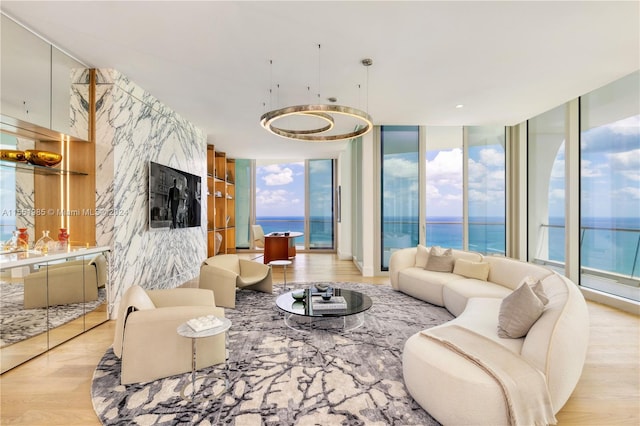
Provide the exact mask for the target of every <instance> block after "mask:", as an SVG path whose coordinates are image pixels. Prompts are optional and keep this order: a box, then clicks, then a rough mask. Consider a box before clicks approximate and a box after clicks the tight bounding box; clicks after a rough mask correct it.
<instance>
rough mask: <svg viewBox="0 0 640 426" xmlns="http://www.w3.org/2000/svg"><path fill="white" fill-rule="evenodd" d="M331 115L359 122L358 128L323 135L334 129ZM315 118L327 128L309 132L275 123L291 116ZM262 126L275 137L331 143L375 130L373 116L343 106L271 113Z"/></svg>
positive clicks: (263, 118)
mask: <svg viewBox="0 0 640 426" xmlns="http://www.w3.org/2000/svg"><path fill="white" fill-rule="evenodd" d="M331 114H338V115H344V116H348V117H351V118H355V119H356V120H358V124H359V126H358V128H357V129H356V130H354V131H353V132H345V133H340V134H335V135H323V134H321V133H324V132H327V131H329V130H331V129H333V126H334V118H333V116H332V115H331ZM296 115H297V116H313V117H317V118H320V119H322V120H324V121H326V122H327V125H326V126H323V127H318V128H315V129H307V130H292V129H283V128H281V127H277V126H276V125H274V123H275V122H276V121H278V120H280V119H281V118H284V117H290V116H296ZM260 125H261V126H262V127H263V128H265V129H266V130H267V131H269V132H271V133H273V134H274V135H278V136H282V137H285V138H289V139H296V140H301V141H307V142H331V141H341V140H345V139H353V138H357V137H358V136H362V135H364V134H366V133H369V132H370V131H371V129H372V128H373V122H372V120H371V116H370V115H369V114H367V113H366V112H364V111H361V110H359V109H356V108H351V107H346V106H342V105H324V104H315V105H295V106H290V107H286V108H280V109H276V110H273V111H269V112H267V113H265V114H263V115H262V117H260Z"/></svg>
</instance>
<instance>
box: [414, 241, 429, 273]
mask: <svg viewBox="0 0 640 426" xmlns="http://www.w3.org/2000/svg"><path fill="white" fill-rule="evenodd" d="M427 259H429V249H428V248H426V247H425V246H423V245H422V244H418V251H417V252H416V267H417V268H424V267H425V266H427Z"/></svg>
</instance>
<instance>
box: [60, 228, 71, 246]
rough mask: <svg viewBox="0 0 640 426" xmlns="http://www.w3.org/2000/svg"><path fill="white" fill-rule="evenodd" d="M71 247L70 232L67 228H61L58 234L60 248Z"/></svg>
mask: <svg viewBox="0 0 640 426" xmlns="http://www.w3.org/2000/svg"><path fill="white" fill-rule="evenodd" d="M67 247H69V233H68V232H67V228H60V233H59V234H58V248H59V249H60V250H66V249H67Z"/></svg>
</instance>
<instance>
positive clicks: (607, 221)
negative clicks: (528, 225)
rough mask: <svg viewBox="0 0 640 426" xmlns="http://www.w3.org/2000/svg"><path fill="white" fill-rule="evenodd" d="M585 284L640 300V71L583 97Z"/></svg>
mask: <svg viewBox="0 0 640 426" xmlns="http://www.w3.org/2000/svg"><path fill="white" fill-rule="evenodd" d="M580 267H581V277H580V284H581V285H582V286H584V287H588V288H592V289H595V290H601V291H605V292H607V293H612V294H615V295H617V296H621V297H626V298H629V299H633V300H640V290H639V286H640V72H635V73H633V74H631V75H629V76H627V77H625V78H623V79H620V80H618V81H616V82H614V83H611V84H609V85H607V86H605V87H602V88H600V89H598V90H595V91H593V92H591V93H588V94H586V95H584V96H582V97H581V98H580Z"/></svg>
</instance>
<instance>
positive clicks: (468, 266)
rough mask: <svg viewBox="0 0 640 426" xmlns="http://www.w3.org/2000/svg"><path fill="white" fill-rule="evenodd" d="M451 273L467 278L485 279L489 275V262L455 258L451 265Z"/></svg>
mask: <svg viewBox="0 0 640 426" xmlns="http://www.w3.org/2000/svg"><path fill="white" fill-rule="evenodd" d="M453 273H454V274H458V275H462V276H464V277H467V278H475V279H477V280H482V281H486V280H487V277H488V276H489V264H488V263H487V262H472V261H469V260H465V259H457V260H456V263H455V266H454V267H453Z"/></svg>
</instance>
